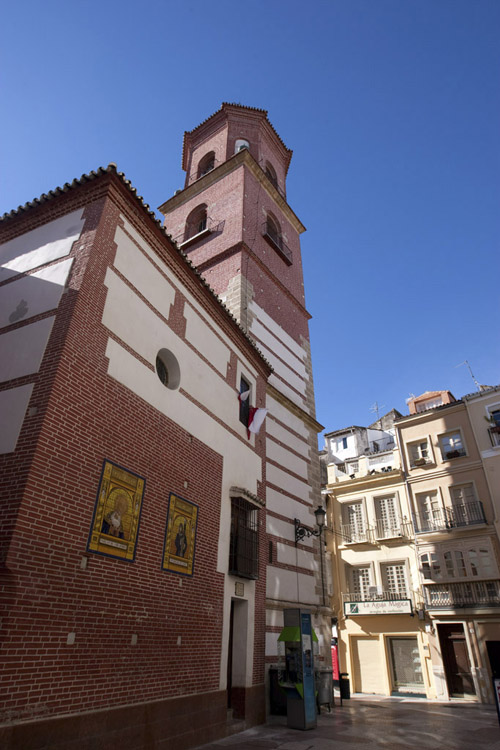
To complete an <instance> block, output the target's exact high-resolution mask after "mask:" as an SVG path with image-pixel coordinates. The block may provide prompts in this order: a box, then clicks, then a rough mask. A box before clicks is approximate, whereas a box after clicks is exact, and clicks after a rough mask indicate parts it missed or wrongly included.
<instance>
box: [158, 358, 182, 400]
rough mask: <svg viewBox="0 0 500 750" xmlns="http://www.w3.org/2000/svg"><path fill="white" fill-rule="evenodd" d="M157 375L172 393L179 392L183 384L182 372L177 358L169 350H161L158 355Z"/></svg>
mask: <svg viewBox="0 0 500 750" xmlns="http://www.w3.org/2000/svg"><path fill="white" fill-rule="evenodd" d="M156 374H157V375H158V377H159V379H160V380H161V382H162V383H163V385H164V386H165V388H168V389H169V390H171V391H175V390H177V388H178V387H179V385H180V382H181V371H180V367H179V362H178V361H177V357H175V355H174V354H172V352H171V351H169V350H168V349H160V351H159V352H158V354H157V355H156Z"/></svg>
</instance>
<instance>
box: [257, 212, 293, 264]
mask: <svg viewBox="0 0 500 750" xmlns="http://www.w3.org/2000/svg"><path fill="white" fill-rule="evenodd" d="M262 236H263V237H264V239H266V240H267V242H268V243H269V244H270V245H271V247H273V248H274V249H275V250H277V251H278V253H279V254H280V255H281V256H282V258H283V260H284V261H285V262H286V263H288V265H289V266H291V265H292V262H293V257H292V251H291V250H290V248H289V247H288V245H285V243H284V242H283V238H282V237H281V236H280V235H277V234H275V233H274V232H269V224H268V223H267V221H265V222H264V224H263V225H262Z"/></svg>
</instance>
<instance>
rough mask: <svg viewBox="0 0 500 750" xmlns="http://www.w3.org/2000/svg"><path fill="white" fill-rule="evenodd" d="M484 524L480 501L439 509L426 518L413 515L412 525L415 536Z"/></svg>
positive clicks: (484, 519)
mask: <svg viewBox="0 0 500 750" xmlns="http://www.w3.org/2000/svg"><path fill="white" fill-rule="evenodd" d="M480 523H486V518H485V515H484V509H483V504H482V502H481V501H480V500H475V501H474V502H472V503H462V504H461V505H453V506H452V507H447V508H439V509H437V510H434V511H432V515H431V516H429V517H428V518H427V517H424V516H421V515H418V514H414V516H413V524H414V526H415V533H416V534H428V533H430V532H432V531H449V530H450V529H457V528H463V527H464V526H474V525H476V524H480Z"/></svg>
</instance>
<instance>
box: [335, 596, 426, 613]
mask: <svg viewBox="0 0 500 750" xmlns="http://www.w3.org/2000/svg"><path fill="white" fill-rule="evenodd" d="M344 614H345V616H346V617H356V616H357V615H411V614H412V605H411V600H410V599H394V600H388V599H377V600H376V601H371V602H344Z"/></svg>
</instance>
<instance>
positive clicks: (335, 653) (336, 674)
mask: <svg viewBox="0 0 500 750" xmlns="http://www.w3.org/2000/svg"><path fill="white" fill-rule="evenodd" d="M332 669H333V679H334V680H338V679H339V652H338V646H332Z"/></svg>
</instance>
